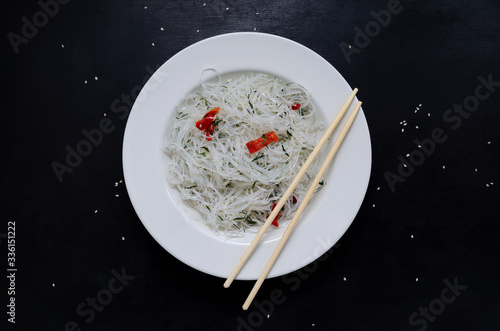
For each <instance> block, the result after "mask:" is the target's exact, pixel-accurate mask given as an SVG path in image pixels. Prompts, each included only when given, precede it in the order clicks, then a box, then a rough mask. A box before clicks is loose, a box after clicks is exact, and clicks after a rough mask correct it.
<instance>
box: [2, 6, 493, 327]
mask: <svg viewBox="0 0 500 331" xmlns="http://www.w3.org/2000/svg"><path fill="white" fill-rule="evenodd" d="M61 2H63V1H61ZM40 3H54V1H52V2H51V1H46V2H44V1H43V0H42V1H41V2H40ZM40 3H38V2H36V1H16V2H13V3H10V4H9V7H8V9H7V8H4V10H3V11H2V12H3V19H2V33H3V35H4V38H3V43H2V46H3V51H2V54H3V55H4V65H3V70H2V95H3V100H4V106H3V107H2V120H1V130H0V141H1V143H2V145H1V146H2V155H3V156H2V162H1V165H0V170H1V171H0V185H1V186H0V187H1V188H0V190H1V191H0V197H1V201H2V202H1V207H0V212H1V214H0V217H1V223H0V240H1V243H0V261H4V262H2V263H0V276H1V277H2V278H4V279H5V277H6V276H7V275H8V274H9V273H8V272H7V268H8V266H7V238H6V237H5V235H4V234H6V233H7V225H8V222H9V221H15V225H16V265H17V267H18V271H17V273H16V295H15V299H16V324H15V326H14V325H13V324H12V323H7V318H8V317H9V316H8V315H7V314H6V312H7V309H8V308H6V305H7V304H8V300H9V296H8V295H7V290H8V287H9V283H8V282H7V281H4V282H2V283H1V284H2V288H0V292H1V293H2V296H0V298H1V300H2V301H1V305H0V306H1V307H4V308H2V311H0V313H1V314H0V316H1V317H0V318H1V319H2V324H3V325H6V328H2V329H8V330H10V329H12V330H14V329H17V330H65V329H66V330H71V329H72V323H71V322H72V321H73V322H75V324H78V325H79V327H80V328H81V330H236V329H238V328H239V329H240V330H251V329H254V330H271V329H273V330H308V329H312V330H316V329H318V330H384V331H385V330H424V329H427V330H498V329H499V322H498V316H499V314H500V303H499V301H498V300H499V298H500V284H499V281H500V256H499V251H500V240H499V239H500V238H499V235H500V220H499V216H500V215H499V214H500V213H499V211H500V208H499V205H498V203H499V197H500V194H499V193H498V187H500V179H499V171H498V170H499V167H498V159H499V156H500V155H499V154H500V148H499V146H500V133H499V131H498V127H497V126H498V123H499V122H500V121H499V120H500V114H499V102H500V83H495V84H496V85H493V86H490V91H489V92H488V91H487V90H486V89H485V88H482V89H481V93H483V95H485V94H486V93H487V92H488V93H489V96H488V97H484V99H485V100H482V101H480V102H479V105H478V107H477V110H475V111H473V112H470V113H469V112H466V115H467V116H468V117H467V118H463V119H461V120H460V122H459V120H458V117H449V114H448V116H447V115H445V114H447V113H446V111H447V109H452V108H453V105H454V104H455V103H457V104H461V103H463V102H464V100H469V101H470V100H473V99H472V98H468V97H469V96H474V95H475V93H476V86H478V84H480V81H479V80H478V77H483V78H484V79H488V77H490V79H491V80H493V81H494V82H500V69H499V65H498V59H499V56H498V54H499V52H500V37H499V35H500V4H499V2H498V1H494V0H486V1H401V3H400V5H399V7H397V8H398V10H400V12H399V13H397V14H393V15H392V16H391V19H390V22H388V23H387V24H385V25H386V26H385V27H381V28H380V31H375V30H372V32H373V34H374V36H373V37H372V38H370V42H369V43H367V41H366V40H365V41H364V42H365V44H366V45H363V44H360V43H362V42H363V40H357V41H356V40H354V39H355V34H356V29H361V30H364V29H365V27H367V24H368V27H370V22H372V21H374V16H373V14H371V13H370V12H371V11H374V12H380V10H385V9H387V7H388V4H391V3H395V1H280V2H269V1H257V0H253V1H247V2H245V4H242V3H239V2H237V1H230V0H225V1H208V0H207V1H201V0H200V1H198V0H191V1H189V0H188V1H180V0H179V1H159V0H156V1H105V0H101V1H97V0H94V1H69V2H68V3H67V4H64V5H62V4H61V5H59V8H58V11H57V13H55V14H54V15H52V16H53V17H49V16H47V17H48V19H47V21H46V22H42V23H43V24H40V25H41V26H40V27H39V28H38V31H37V32H36V33H35V32H34V31H32V30H31V31H28V30H26V29H25V30H24V33H25V34H26V33H27V34H29V33H31V34H32V36H30V37H29V38H26V39H25V40H24V42H23V43H21V44H19V45H18V51H17V52H16V51H15V47H13V44H12V42H10V41H9V35H10V36H11V37H12V34H11V33H14V34H17V35H19V36H22V34H23V26H24V25H25V21H24V20H23V18H26V19H27V20H28V21H31V22H32V21H33V15H35V16H36V15H37V13H39V12H40V11H41V10H42V8H41V7H40ZM145 6H147V8H145ZM51 8H52V9H51V10H53V11H54V9H55V7H54V6H52V7H51ZM226 8H228V9H227V10H226ZM257 13H258V14H257ZM39 17H41V16H39ZM42 18H43V17H42ZM160 28H163V30H161V29H160ZM254 28H255V29H256V31H259V32H266V33H272V34H277V35H280V36H283V37H286V38H290V39H292V40H294V41H297V42H299V43H302V44H303V45H305V46H307V47H309V48H311V49H312V50H314V51H315V52H317V53H318V54H320V55H321V56H323V57H324V58H325V59H326V60H327V61H328V62H330V63H331V64H332V65H333V66H334V67H335V68H337V70H338V71H339V72H340V73H341V74H342V75H343V76H344V77H345V78H346V80H347V81H348V82H349V84H350V85H351V86H356V87H358V88H359V89H360V93H359V94H358V97H359V98H360V99H361V100H362V101H363V102H364V104H363V109H364V112H365V115H366V117H367V121H368V125H369V127H370V134H371V138H372V150H373V167H372V176H371V182H370V186H369V188H368V192H367V195H366V198H365V201H364V203H363V205H362V207H361V209H360V211H359V213H358V215H357V217H356V219H355V221H354V222H353V224H352V226H351V227H350V228H349V230H348V231H347V233H346V234H345V235H344V236H343V238H342V239H341V240H340V242H339V244H340V245H339V246H338V247H336V248H334V250H333V251H332V252H331V253H328V254H327V256H325V257H324V258H323V259H322V260H321V261H317V262H315V263H313V264H312V265H310V266H308V267H306V268H304V269H301V270H299V271H298V272H296V273H294V274H291V275H287V276H286V277H284V278H276V279H271V280H268V281H266V282H265V283H264V285H263V287H262V289H261V291H260V292H259V295H258V297H257V302H258V303H261V305H260V307H259V306H258V305H252V306H251V308H250V310H249V311H247V312H244V311H242V310H241V308H240V307H241V304H242V302H243V300H244V298H245V297H246V295H247V294H248V292H249V290H250V288H251V286H252V283H250V282H236V283H235V284H233V286H232V287H231V289H229V290H225V289H223V287H222V283H223V280H222V279H219V278H215V277H212V276H208V275H205V274H203V273H201V272H198V271H196V270H194V269H192V268H190V267H188V266H186V265H184V264H183V263H181V262H179V261H177V260H176V259H175V258H174V257H172V256H171V255H169V254H168V253H167V252H165V251H164V250H163V249H162V248H161V247H160V246H159V245H158V244H157V243H156V242H155V241H154V239H153V238H152V237H151V236H150V234H149V233H148V232H147V231H146V230H145V228H144V227H143V225H142V223H141V222H140V220H139V219H138V217H137V215H136V214H135V211H134V210H133V207H132V205H131V203H130V200H129V199H128V196H127V192H126V189H125V186H124V184H123V183H121V184H119V185H118V186H115V182H118V181H119V180H121V179H123V172H122V163H121V149H122V139H123V132H124V128H125V125H126V118H125V117H119V115H120V114H116V113H113V112H112V111H111V108H112V105H113V102H115V100H122V96H127V95H131V94H133V93H135V92H137V91H135V92H134V88H136V87H137V86H140V85H142V82H143V79H144V77H145V76H146V75H148V72H149V71H151V68H153V69H156V68H157V67H158V66H159V65H161V64H162V63H164V62H165V61H167V60H168V59H169V58H170V57H171V56H173V55H174V54H176V53H177V52H179V51H180V50H182V49H183V48H185V47H187V46H189V45H191V44H193V43H195V42H197V41H200V40H202V39H205V38H207V37H211V36H215V35H218V34H222V33H228V32H236V31H254ZM342 42H345V43H346V44H350V45H352V47H353V48H351V51H354V50H356V53H352V54H351V55H350V56H349V59H348V58H347V57H346V56H345V55H344V53H343V51H342V47H341V43H342ZM152 43H154V46H153V45H152ZM62 45H64V47H63V46H62ZM356 45H358V47H356ZM94 77H98V80H95V78H94ZM85 81H87V83H85ZM120 102H122V105H126V102H125V101H120ZM419 105H421V106H420V107H419ZM416 107H419V110H418V112H416V113H415V109H416ZM104 113H106V114H107V115H106V116H107V118H110V119H111V120H112V123H113V125H114V129H113V131H112V132H110V133H109V134H106V135H105V136H104V139H103V141H102V143H101V144H99V146H97V147H95V148H94V149H93V151H92V153H91V154H90V155H89V156H87V157H85V158H84V159H83V160H82V162H81V164H79V165H78V166H77V167H75V168H74V170H73V171H72V172H71V173H66V174H65V175H64V180H63V181H62V182H59V181H58V179H57V177H56V175H55V173H54V171H53V169H52V167H51V164H52V162H54V161H59V162H64V159H65V157H66V154H67V151H66V149H65V148H66V146H73V147H74V146H75V145H76V144H77V143H78V142H79V141H81V140H82V138H83V137H84V136H83V134H82V130H84V129H87V130H90V129H92V128H96V127H98V125H99V122H100V121H101V120H102V119H103V118H104V117H103V116H104ZM454 116H456V115H454ZM400 122H402V123H403V124H400ZM404 123H407V125H404ZM416 126H418V129H417V128H416ZM403 128H404V129H405V130H404V132H402V129H403ZM437 128H441V129H442V130H443V132H444V134H445V135H446V137H447V139H446V141H444V142H442V143H439V144H436V148H435V150H434V151H433V153H431V154H430V155H429V156H426V157H425V159H424V160H423V161H422V162H421V163H422V164H421V165H419V166H416V167H414V168H415V169H414V170H413V173H412V174H411V175H409V176H408V177H400V179H401V180H402V182H401V181H400V182H397V183H396V184H395V185H394V187H393V188H394V192H393V190H391V188H390V185H389V184H388V182H387V180H386V178H385V176H386V175H387V174H388V173H387V172H391V173H393V174H395V175H398V176H401V175H400V174H398V166H400V161H399V160H398V156H399V155H402V156H403V157H405V155H406V154H408V153H413V151H415V150H418V147H417V146H416V143H415V139H418V140H419V141H424V140H425V139H427V138H430V137H431V136H432V132H433V131H434V130H436V129H437ZM424 148H425V145H424ZM410 168H411V167H406V168H405V169H403V167H401V169H402V170H404V171H407V172H408V173H409V171H410V170H411V169H410ZM379 188H380V189H379ZM116 194H118V195H119V197H116V196H115V195H116ZM95 210H98V212H97V213H95V212H94V211H95ZM122 237H124V239H125V240H123V239H122ZM122 268H125V270H124V271H125V273H126V274H127V275H131V276H134V277H135V278H133V279H129V280H128V283H127V280H124V281H123V283H124V284H127V285H126V286H124V287H123V288H122V291H120V292H119V293H115V294H114V295H113V297H112V299H110V302H109V304H107V305H105V306H103V307H101V306H97V307H98V308H95V309H94V310H93V311H95V315H92V314H91V313H90V312H89V311H90V310H89V307H88V306H87V298H89V297H96V295H99V293H101V299H102V300H105V301H106V300H108V298H107V297H105V296H103V295H104V294H103V293H104V292H100V291H102V290H103V289H108V287H109V286H110V285H112V286H116V287H114V288H117V287H118V285H117V284H119V283H111V284H110V283H109V282H110V280H112V279H113V278H116V273H118V274H119V273H121V272H122V271H123V269H122ZM344 277H345V280H344ZM131 278H132V277H131ZM417 279H418V281H417ZM454 282H456V283H458V284H459V285H460V286H459V289H458V290H456V289H455V291H457V292H455V294H459V295H458V296H455V299H454V300H452V299H453V296H454V295H455V294H454V292H453V291H451V290H445V288H449V287H450V283H451V284H453V283H454ZM446 284H448V286H447V285H446ZM452 287H453V286H452ZM276 290H277V291H281V292H282V293H283V298H285V299H284V302H280V304H274V305H273V307H270V305H269V304H267V303H268V302H270V301H269V299H270V298H271V293H272V292H273V291H276ZM117 292H118V291H117ZM443 295H444V296H443ZM283 298H282V300H283ZM451 301H453V302H451ZM82 303H83V304H84V306H80V304H82ZM79 306H80V308H79ZM421 307H422V308H421ZM425 307H427V308H425ZM424 308H425V309H428V310H429V312H428V313H425V311H424V310H423V309H424ZM413 313H416V314H415V315H414V316H413V318H411V315H412V314H413ZM268 314H269V315H270V316H269V318H268V317H267V315H268ZM426 314H429V315H427V316H428V317H427V318H426V317H425V316H426ZM242 321H243V322H242ZM424 321H425V324H424ZM243 325H245V326H243ZM16 326H17V328H15V327H16ZM75 329H76V328H75Z"/></svg>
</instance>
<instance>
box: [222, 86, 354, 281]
mask: <svg viewBox="0 0 500 331" xmlns="http://www.w3.org/2000/svg"><path fill="white" fill-rule="evenodd" d="M357 92H358V89H357V88H355V89H354V90H353V91H352V92H351V94H350V95H349V97H348V98H347V100H346V102H345V103H344V105H343V106H342V107H341V108H340V110H339V112H338V113H337V115H336V116H335V118H334V119H333V121H332V123H331V124H330V126H328V128H327V130H326V131H325V133H324V134H323V136H322V137H321V139H320V141H319V142H318V144H317V145H316V147H314V149H313V151H312V152H311V154H310V155H309V157H308V158H307V160H306V162H305V163H304V165H303V166H302V168H301V169H300V171H299V173H298V174H297V176H295V179H294V180H293V181H292V183H291V184H290V186H289V187H288V189H287V190H286V191H285V193H284V194H283V196H282V197H281V199H280V200H279V202H278V204H277V205H276V207H274V210H272V212H271V215H269V217H268V218H267V220H266V222H265V223H264V224H263V225H262V227H261V228H260V230H259V231H258V232H257V235H256V236H255V238H254V239H253V241H252V242H251V243H250V246H248V248H247V249H246V251H245V252H244V253H243V255H242V256H241V258H240V260H239V261H238V263H237V264H236V266H235V267H234V269H233V271H232V272H231V274H230V275H229V277H228V278H227V279H226V281H225V283H224V287H225V288H228V287H229V286H230V285H231V283H232V282H233V280H234V279H235V278H236V276H237V275H238V273H239V272H240V270H241V268H243V266H244V265H245V263H246V261H247V260H248V258H249V257H250V255H251V254H252V253H253V251H254V250H255V248H256V247H257V245H258V244H259V241H260V240H261V239H262V236H263V235H264V233H265V232H266V230H267V228H268V227H269V225H270V224H271V223H272V221H273V220H274V218H275V217H276V215H278V213H279V211H280V210H281V208H282V207H283V205H284V204H285V202H286V201H287V199H288V198H289V197H290V195H291V194H292V192H293V190H295V187H297V185H298V183H299V182H300V180H301V179H302V177H303V176H304V174H305V173H306V170H307V169H308V168H309V166H310V165H311V163H312V162H313V161H314V159H315V158H316V156H317V155H318V153H319V151H320V150H321V148H322V147H323V145H324V144H325V143H326V141H327V140H328V137H330V135H331V134H332V132H333V131H334V130H335V128H336V127H337V125H338V124H339V122H340V121H341V120H342V117H343V116H344V114H345V113H346V111H347V109H349V106H350V105H351V103H352V100H354V97H355V96H356V93H357Z"/></svg>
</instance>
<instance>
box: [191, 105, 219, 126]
mask: <svg viewBox="0 0 500 331" xmlns="http://www.w3.org/2000/svg"><path fill="white" fill-rule="evenodd" d="M219 110H220V108H219V107H217V108H214V109H212V110H211V111H209V112H208V113H206V114H205V115H204V116H203V118H202V119H201V120H199V121H197V122H196V127H197V128H198V130H201V131H203V130H206V129H207V128H208V127H209V126H210V124H212V122H213V121H214V118H215V114H217V113H218V112H219ZM212 131H213V130H212Z"/></svg>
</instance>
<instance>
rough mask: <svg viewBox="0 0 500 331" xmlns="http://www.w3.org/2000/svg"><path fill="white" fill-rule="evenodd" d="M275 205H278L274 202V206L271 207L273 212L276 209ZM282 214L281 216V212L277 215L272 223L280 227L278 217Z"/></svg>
mask: <svg viewBox="0 0 500 331" xmlns="http://www.w3.org/2000/svg"><path fill="white" fill-rule="evenodd" d="M274 207H276V204H275V203H273V208H271V212H272V211H273V210H274ZM280 216H281V212H279V213H278V215H276V217H275V218H274V220H273V222H272V223H271V224H272V225H274V226H275V227H278V218H280Z"/></svg>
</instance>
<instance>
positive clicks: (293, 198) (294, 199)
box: [271, 195, 297, 227]
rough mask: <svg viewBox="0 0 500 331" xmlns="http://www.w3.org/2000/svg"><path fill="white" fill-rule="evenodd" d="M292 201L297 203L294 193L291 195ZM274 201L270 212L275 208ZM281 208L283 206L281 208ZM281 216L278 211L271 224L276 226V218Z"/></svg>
mask: <svg viewBox="0 0 500 331" xmlns="http://www.w3.org/2000/svg"><path fill="white" fill-rule="evenodd" d="M292 202H293V203H294V204H296V203H297V198H296V197H295V195H293V196H292ZM276 205H277V204H276V203H273V207H272V208H271V212H272V211H273V210H274V208H276ZM281 210H283V208H282V209H281ZM280 216H281V211H280V212H279V213H278V215H276V217H275V218H274V220H273V221H272V222H271V224H272V225H274V226H275V227H278V219H279V218H280Z"/></svg>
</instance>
